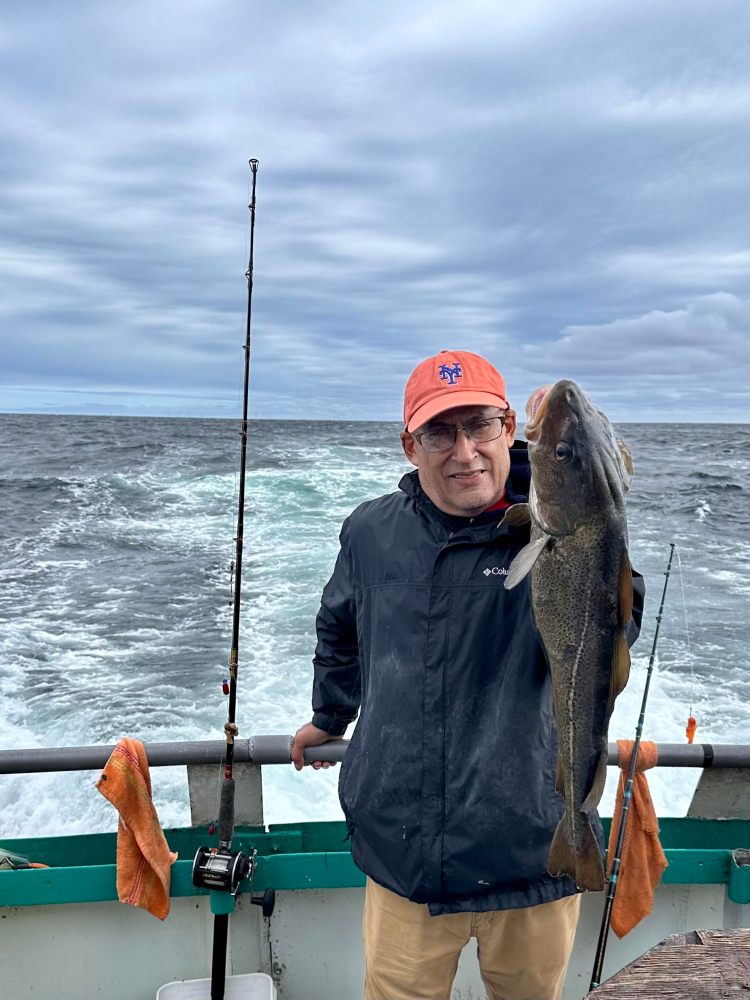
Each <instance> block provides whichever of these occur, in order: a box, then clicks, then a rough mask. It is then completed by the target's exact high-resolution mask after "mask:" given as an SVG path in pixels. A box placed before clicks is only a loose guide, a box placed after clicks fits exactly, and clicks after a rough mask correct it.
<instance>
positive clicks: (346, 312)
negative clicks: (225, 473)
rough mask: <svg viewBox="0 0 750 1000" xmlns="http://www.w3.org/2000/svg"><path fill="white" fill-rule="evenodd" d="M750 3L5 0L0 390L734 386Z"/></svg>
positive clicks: (132, 401) (226, 396) (366, 408)
mask: <svg viewBox="0 0 750 1000" xmlns="http://www.w3.org/2000/svg"><path fill="white" fill-rule="evenodd" d="M748 21H749V17H748V4H747V0H736V2H735V0H713V2H712V3H706V2H705V0H682V2H672V0H663V2H658V3H654V2H653V0H627V2H626V3H622V2H619V0H618V2H615V0H610V2H605V0H600V2H576V0H566V2H564V3H562V2H560V0H523V2H510V0H493V2H483V3H482V2H471V0H462V2H460V3H457V2H455V0H451V2H444V0H430V2H429V3H428V2H424V0H423V2H420V3H416V2H408V0H406V2H404V0H400V2H398V3H394V2H389V0H386V2H381V3H378V4H373V3H363V2H357V0H355V2H351V0H350V2H343V0H339V2H336V3H332V2H305V3H302V2H299V0H297V2H294V0H287V2H283V3H279V2H274V3H272V2H271V0H267V2H265V3H261V2H250V0H234V2H220V0H179V2H165V0H148V2H139V0H129V2H127V3H120V4H116V3H114V2H113V0H110V2H107V0H95V2H86V0H75V2H71V3H60V2H59V0H54V2H49V3H45V2H42V0H34V2H29V0H23V2H20V0H18V2H16V0H5V2H4V3H3V5H2V13H0V133H1V140H2V141H1V143H0V148H1V150H2V152H1V154H0V286H1V287H0V343H1V345H2V362H1V364H0V410H3V411H40V412H78V413H133V414H155V415H185V416H236V415H237V414H238V412H239V400H238V395H239V390H240V385H241V367H242V363H243V362H242V349H241V345H242V341H243V337H244V323H245V320H244V310H245V304H246V284H245V279H244V271H245V267H246V264H247V251H248V245H249V237H248V212H247V202H248V195H249V181H250V175H249V170H248V168H247V161H248V158H249V157H251V156H252V157H257V158H258V159H259V160H260V169H259V173H258V188H257V224H256V243H255V292H254V309H253V342H252V343H253V346H252V369H251V371H252V375H251V414H252V415H253V416H256V417H265V418H273V417H294V418H297V417H310V418H346V419H358V418H362V419H389V420H395V419H398V418H399V416H400V410H401V395H402V389H403V384H404V381H405V379H406V377H407V376H408V374H409V372H410V371H411V369H412V368H413V367H414V366H415V365H416V364H417V363H418V362H419V361H420V360H422V359H423V358H424V357H426V356H427V355H429V354H432V353H435V352H436V351H438V350H440V349H442V348H464V349H468V350H474V351H478V352H480V353H484V354H485V355H486V356H487V357H489V358H490V359H491V360H492V361H493V362H494V363H495V364H496V365H497V367H499V368H500V370H501V371H502V372H503V373H504V374H505V376H506V379H507V382H508V387H509V394H510V399H511V403H512V405H514V406H515V407H516V408H517V409H519V410H521V409H523V406H524V403H525V400H526V396H527V395H528V394H529V392H530V391H531V390H532V389H533V388H534V387H535V386H537V385H539V384H540V383H543V382H548V381H552V380H554V379H556V378H560V377H569V378H573V379H575V380H576V381H578V382H579V383H580V384H581V385H582V386H583V387H584V388H585V389H587V391H589V393H590V394H591V395H592V396H593V397H594V398H595V400H596V401H597V402H598V403H599V404H600V405H601V406H602V407H603V408H604V409H605V410H607V412H608V413H609V414H610V416H611V417H612V418H613V419H615V420H621V421H624V420H638V419H645V420H665V421H669V420H706V419H707V420H712V421H717V420H741V421H747V420H748V419H750V414H749V413H748V374H749V372H750V360H749V357H748V296H749V295H750V289H749V283H748V273H749V272H748V264H749V263H750V261H749V254H748V232H749V229H748V221H749V219H748V155H747V151H748V140H749V139H750V135H749V134H748V133H749V131H750V130H749V128H748V121H749V117H748V101H747V87H748V66H747V63H748V45H747V37H748V27H750V24H749V23H748Z"/></svg>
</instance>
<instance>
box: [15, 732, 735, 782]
mask: <svg viewBox="0 0 750 1000" xmlns="http://www.w3.org/2000/svg"><path fill="white" fill-rule="evenodd" d="M348 745H349V741H348V740H331V741H330V742H329V743H325V744H323V745H322V746H319V747H314V748H310V749H308V750H306V751H305V760H306V761H307V762H308V763H309V762H311V761H314V760H321V761H330V762H331V763H339V762H341V761H342V760H343V759H344V755H345V754H346V750H347V747H348ZM144 746H145V749H146V755H147V757H148V762H149V765H150V766H151V767H170V766H179V765H181V764H183V765H201V764H219V763H221V761H222V759H223V754H224V752H225V750H226V743H225V742H224V740H183V741H176V742H171V743H145V744H144ZM291 746H292V737H291V736H282V735H279V736H273V735H271V736H251V737H250V738H249V739H236V740H235V743H234V760H235V761H236V762H237V763H246V764H262V765H267V764H290V763H291V756H290V751H291ZM658 748H659V763H658V766H659V767H700V768H746V767H750V745H745V744H734V743H694V744H687V743H686V744H682V743H659V744H658ZM113 749H114V744H103V745H97V746H78V747H33V748H28V749H17V750H0V774H33V773H41V772H49V771H89V770H95V769H97V768H101V767H103V766H104V765H105V763H106V762H107V760H108V758H109V755H110V754H111V753H112V751H113ZM608 750H609V755H608V760H607V763H608V764H610V765H612V766H616V765H617V763H618V748H617V744H616V743H610V744H609V745H608Z"/></svg>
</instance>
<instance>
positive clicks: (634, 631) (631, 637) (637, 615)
mask: <svg viewBox="0 0 750 1000" xmlns="http://www.w3.org/2000/svg"><path fill="white" fill-rule="evenodd" d="M632 573H633V615H632V617H631V619H630V621H629V622H628V624H627V625H626V626H625V638H626V639H627V640H628V646H632V645H633V643H634V642H635V640H636V639H637V638H638V636H639V635H640V634H641V621H642V619H643V600H644V597H645V595H646V581H645V580H644V579H643V577H642V576H641V574H640V573H638V572H637V571H636V570H632Z"/></svg>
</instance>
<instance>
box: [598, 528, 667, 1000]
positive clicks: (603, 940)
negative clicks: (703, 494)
mask: <svg viewBox="0 0 750 1000" xmlns="http://www.w3.org/2000/svg"><path fill="white" fill-rule="evenodd" d="M674 552H675V544H674V542H670V543H669V562H668V563H667V570H666V572H665V574H664V590H662V592H661V603H660V605H659V611H658V614H657V615H656V630H655V631H654V642H653V645H652V646H651V656H650V657H649V661H648V670H647V671H646V686H645V688H644V689H643V701H642V702H641V714H640V716H639V717H638V726H637V728H636V731H635V742H634V744H633V752H632V754H631V755H630V767H629V768H628V779H627V781H626V782H625V790H624V791H623V795H622V810H621V811H620V822H619V825H618V827H617V840H616V843H615V856H614V858H613V860H612V869H611V871H610V875H609V887H608V889H607V898H606V901H605V904H604V915H603V917H602V926H601V929H600V931H599V942H598V944H597V946H596V957H595V958H594V969H593V972H592V973H591V985H590V986H589V991H591V990H595V989H596V988H597V987H598V986H601V978H602V966H603V965H604V953H605V951H606V950H607V938H608V936H609V927H610V924H611V922H612V907H613V905H614V902H615V895H616V894H617V886H618V884H619V883H618V875H619V872H620V864H621V862H622V845H623V841H624V840H625V824H626V823H627V821H628V811H629V809H630V801H631V799H632V797H633V782H634V781H635V770H636V764H637V763H638V750H639V748H640V745H641V733H642V732H643V722H644V719H645V716H646V702H647V701H648V690H649V687H650V685H651V674H652V673H653V669H654V660H655V659H656V643H657V641H658V639H659V628H660V626H661V619H662V613H663V611H664V598H665V597H666V596H667V585H668V584H669V574H670V572H671V569H672V559H673V558H674Z"/></svg>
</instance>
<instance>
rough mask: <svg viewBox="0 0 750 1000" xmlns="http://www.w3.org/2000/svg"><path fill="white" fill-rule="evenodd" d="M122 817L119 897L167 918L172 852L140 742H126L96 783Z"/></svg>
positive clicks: (118, 862)
mask: <svg viewBox="0 0 750 1000" xmlns="http://www.w3.org/2000/svg"><path fill="white" fill-rule="evenodd" d="M96 787H97V788H98V789H99V791H100V792H101V793H102V795H103V796H104V797H105V798H106V799H109V801H110V802H111V803H112V805H113V806H114V807H115V808H116V809H117V811H118V812H119V814H120V822H119V824H118V827H117V895H118V898H119V900H120V902H121V903H129V904H130V906H141V907H143V909H144V910H148V912H149V913H153V915H154V916H155V917H158V918H159V920H164V919H165V917H166V916H167V914H168V913H169V879H170V874H171V871H170V866H171V865H172V864H173V863H174V862H175V861H176V860H177V855H176V854H174V853H173V852H171V851H170V850H169V846H168V844H167V842H166V840H165V839H164V834H163V832H162V829H161V826H160V825H159V817H158V816H157V815H156V809H154V803H153V802H152V800H151V776H150V775H149V771H148V758H147V757H146V751H145V749H144V747H143V744H142V743H141V742H140V740H131V739H129V738H127V737H125V738H124V739H121V740H120V742H119V743H118V744H117V746H116V747H115V748H114V750H113V751H112V754H111V755H110V758H109V760H108V761H107V763H106V764H105V765H104V770H103V771H102V775H101V777H100V778H99V780H98V781H97V783H96Z"/></svg>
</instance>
